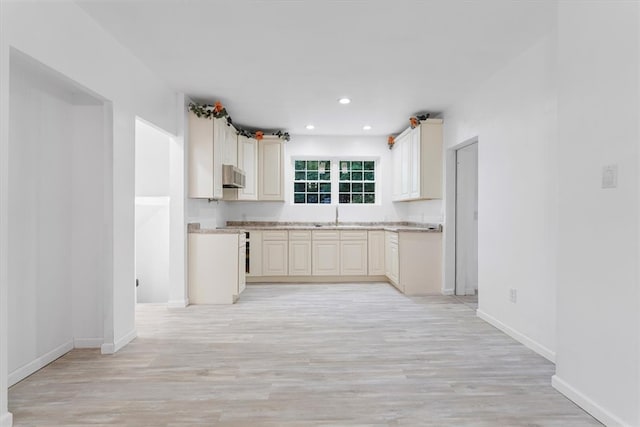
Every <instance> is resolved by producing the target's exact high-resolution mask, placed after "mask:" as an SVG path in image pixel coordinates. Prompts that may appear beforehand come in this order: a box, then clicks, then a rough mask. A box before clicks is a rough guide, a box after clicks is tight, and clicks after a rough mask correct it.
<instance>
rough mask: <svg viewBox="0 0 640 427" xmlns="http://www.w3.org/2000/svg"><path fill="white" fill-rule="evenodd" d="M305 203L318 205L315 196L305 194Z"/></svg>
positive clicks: (316, 196)
mask: <svg viewBox="0 0 640 427" xmlns="http://www.w3.org/2000/svg"><path fill="white" fill-rule="evenodd" d="M307 203H318V195H317V194H307Z"/></svg>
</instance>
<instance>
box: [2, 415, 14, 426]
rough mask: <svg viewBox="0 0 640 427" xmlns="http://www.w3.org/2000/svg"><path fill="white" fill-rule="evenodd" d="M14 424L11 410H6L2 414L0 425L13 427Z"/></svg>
mask: <svg viewBox="0 0 640 427" xmlns="http://www.w3.org/2000/svg"><path fill="white" fill-rule="evenodd" d="M12 425H13V415H12V414H11V412H5V413H4V414H2V416H0V427H11V426H12Z"/></svg>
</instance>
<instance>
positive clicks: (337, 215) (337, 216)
mask: <svg viewBox="0 0 640 427" xmlns="http://www.w3.org/2000/svg"><path fill="white" fill-rule="evenodd" d="M338 218H340V215H339V214H338V205H336V227H337V226H338Z"/></svg>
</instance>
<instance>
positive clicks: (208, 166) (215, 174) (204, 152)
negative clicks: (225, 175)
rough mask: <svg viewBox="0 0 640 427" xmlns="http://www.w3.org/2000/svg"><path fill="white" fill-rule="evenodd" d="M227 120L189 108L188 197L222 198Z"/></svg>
mask: <svg viewBox="0 0 640 427" xmlns="http://www.w3.org/2000/svg"><path fill="white" fill-rule="evenodd" d="M226 127H227V124H226V122H225V121H224V120H223V119H213V120H211V119H206V118H203V117H197V116H196V115H195V114H194V113H192V112H189V147H188V158H189V197H191V198H201V199H221V198H222V147H223V141H224V138H225V132H226V129H225V128H226Z"/></svg>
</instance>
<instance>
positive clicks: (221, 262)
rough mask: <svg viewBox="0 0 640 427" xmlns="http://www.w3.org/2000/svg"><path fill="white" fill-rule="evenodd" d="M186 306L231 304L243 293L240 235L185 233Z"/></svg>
mask: <svg viewBox="0 0 640 427" xmlns="http://www.w3.org/2000/svg"><path fill="white" fill-rule="evenodd" d="M188 250H189V263H188V267H189V302H190V303H191V304H233V303H234V301H235V300H236V299H237V298H238V296H239V294H240V292H242V290H244V283H245V275H244V272H245V269H244V255H242V256H241V252H242V251H244V234H240V233H189V249H188Z"/></svg>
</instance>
